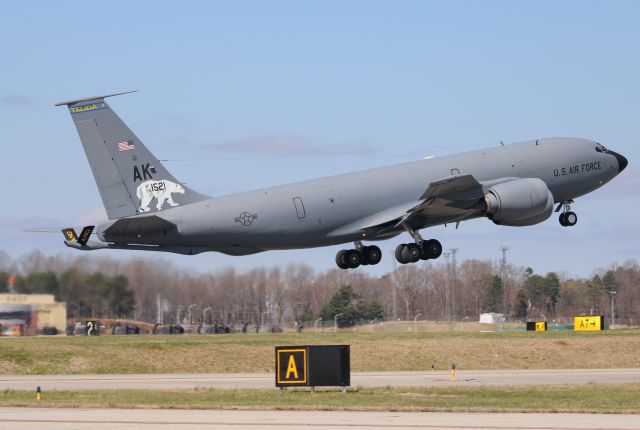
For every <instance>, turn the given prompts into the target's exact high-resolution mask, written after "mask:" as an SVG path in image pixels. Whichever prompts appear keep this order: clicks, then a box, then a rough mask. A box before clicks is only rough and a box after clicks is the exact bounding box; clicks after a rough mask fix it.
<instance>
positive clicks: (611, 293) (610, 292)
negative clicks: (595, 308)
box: [609, 291, 616, 327]
mask: <svg viewBox="0 0 640 430" xmlns="http://www.w3.org/2000/svg"><path fill="white" fill-rule="evenodd" d="M615 294H616V292H615V291H609V295H610V296H611V327H613V325H614V324H615V323H616V313H615V309H614V307H613V296H615Z"/></svg>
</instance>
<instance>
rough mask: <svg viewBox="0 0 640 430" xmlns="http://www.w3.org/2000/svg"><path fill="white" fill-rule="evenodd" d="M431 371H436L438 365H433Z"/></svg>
mask: <svg viewBox="0 0 640 430" xmlns="http://www.w3.org/2000/svg"><path fill="white" fill-rule="evenodd" d="M431 371H432V372H435V371H436V363H431Z"/></svg>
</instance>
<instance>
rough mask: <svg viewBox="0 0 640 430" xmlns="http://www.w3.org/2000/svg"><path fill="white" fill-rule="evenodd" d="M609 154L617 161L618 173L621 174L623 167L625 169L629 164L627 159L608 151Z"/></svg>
mask: <svg viewBox="0 0 640 430" xmlns="http://www.w3.org/2000/svg"><path fill="white" fill-rule="evenodd" d="M609 154H611V155H613V156H614V157H616V159H617V160H618V173H620V172H622V171H623V170H624V169H625V167H627V164H629V161H628V160H627V158H626V157H624V156H622V155H620V154H618V153H617V152H615V151H611V150H610V151H609Z"/></svg>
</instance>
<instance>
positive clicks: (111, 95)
mask: <svg viewBox="0 0 640 430" xmlns="http://www.w3.org/2000/svg"><path fill="white" fill-rule="evenodd" d="M136 92H138V90H133V91H125V92H123V93H114V94H107V95H104V96H95V97H85V98H82V99H75V100H67V101H66V102H60V103H56V106H64V105H72V104H75V103H80V102H88V101H91V100H101V99H106V98H107V97H114V96H121V95H124V94H131V93H136Z"/></svg>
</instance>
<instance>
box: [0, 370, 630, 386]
mask: <svg viewBox="0 0 640 430" xmlns="http://www.w3.org/2000/svg"><path fill="white" fill-rule="evenodd" d="M628 382H637V383H640V369H563V370H555V369H551V370H549V369H546V370H476V371H471V370H470V371H465V370H458V372H457V378H456V380H453V381H452V380H451V376H450V372H449V371H435V372H432V371H426V372H352V373H351V386H353V387H357V386H360V387H386V386H406V387H410V386H418V387H446V386H456V387H477V386H482V385H495V386H505V385H534V384H570V385H576V384H577V385H580V384H589V383H597V384H616V383H628ZM36 386H40V387H42V389H43V390H115V389H118V390H121V389H145V390H176V389H193V388H235V389H242V388H274V386H275V382H274V375H273V374H271V373H208V374H147V375H27V376H24V375H20V376H12V375H0V390H4V389H13V390H34V389H35V387H36Z"/></svg>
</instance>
